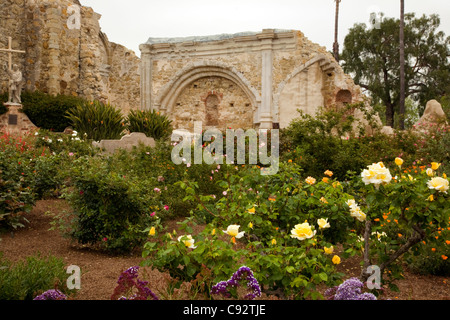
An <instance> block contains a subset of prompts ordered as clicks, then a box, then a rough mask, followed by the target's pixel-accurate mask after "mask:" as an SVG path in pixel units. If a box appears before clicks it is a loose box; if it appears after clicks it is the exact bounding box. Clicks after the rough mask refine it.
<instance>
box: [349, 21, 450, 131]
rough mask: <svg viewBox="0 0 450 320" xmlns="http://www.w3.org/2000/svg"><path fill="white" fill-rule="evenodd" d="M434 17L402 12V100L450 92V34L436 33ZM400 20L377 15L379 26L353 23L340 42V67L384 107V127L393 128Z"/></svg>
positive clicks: (397, 91) (423, 100)
mask: <svg viewBox="0 0 450 320" xmlns="http://www.w3.org/2000/svg"><path fill="white" fill-rule="evenodd" d="M439 25H440V18H439V16H438V15H430V16H426V15H423V16H422V17H421V18H416V16H415V14H414V13H408V14H405V26H404V37H405V40H404V43H405V49H404V55H405V98H407V97H411V98H412V99H413V100H414V101H417V102H419V103H420V105H421V110H420V112H421V113H423V110H424V108H425V105H426V102H427V101H428V100H431V99H436V100H439V99H440V97H442V96H444V95H445V94H449V92H448V90H449V87H448V83H450V62H449V57H450V37H446V36H445V34H444V32H442V31H438V30H437V29H438V28H439ZM399 27H400V21H399V20H398V19H394V18H385V17H384V15H381V21H380V24H379V28H368V27H367V26H366V25H365V24H363V23H362V24H355V25H354V26H353V28H351V29H350V30H349V33H348V35H347V36H346V37H345V40H344V50H343V52H342V54H341V61H342V66H343V68H344V71H345V72H347V73H349V74H351V75H352V76H353V77H354V81H355V83H356V84H358V85H359V86H361V88H363V89H365V90H367V91H368V93H369V94H370V95H371V97H372V99H373V102H374V103H382V104H383V105H384V106H385V107H386V109H385V114H386V125H388V126H391V127H393V126H394V116H395V113H396V112H397V113H398V112H399V105H400V68H399V66H400V54H399V52H400V48H399V47H400V45H399V43H400V39H399V38H400V33H399Z"/></svg>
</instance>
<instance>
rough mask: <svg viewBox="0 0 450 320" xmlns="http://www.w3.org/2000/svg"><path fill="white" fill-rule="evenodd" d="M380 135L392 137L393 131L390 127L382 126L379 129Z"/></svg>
mask: <svg viewBox="0 0 450 320" xmlns="http://www.w3.org/2000/svg"><path fill="white" fill-rule="evenodd" d="M380 133H382V134H385V135H388V136H391V135H394V129H392V127H389V126H384V127H383V128H382V129H381V131H380Z"/></svg>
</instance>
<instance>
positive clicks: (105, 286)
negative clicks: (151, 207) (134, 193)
mask: <svg viewBox="0 0 450 320" xmlns="http://www.w3.org/2000/svg"><path fill="white" fill-rule="evenodd" d="M65 209H69V208H68V207H67V204H66V203H65V202H64V201H62V200H41V201H39V202H38V203H37V204H36V206H35V208H34V209H33V211H32V212H31V213H29V214H28V215H27V219H28V220H29V223H28V224H27V225H26V227H25V228H22V229H19V230H17V231H16V232H14V233H13V234H9V233H8V234H2V235H1V236H0V237H1V240H0V252H3V255H4V257H5V258H6V259H8V260H10V261H13V262H14V261H18V260H23V259H25V258H26V257H27V256H31V255H34V254H36V253H37V252H40V253H41V254H42V255H43V256H46V255H48V254H51V255H53V256H56V257H60V258H62V259H64V262H65V263H66V265H67V266H69V265H77V266H79V267H80V268H81V273H82V275H81V289H80V290H79V292H78V293H77V294H76V296H74V298H73V299H75V300H109V299H110V297H111V294H112V293H113V291H114V288H115V287H116V283H117V279H118V277H119V275H120V273H121V272H122V271H124V270H126V269H127V268H129V267H131V266H135V265H139V263H140V262H141V260H142V258H141V257H140V254H139V253H136V254H133V255H128V256H110V255H107V254H104V253H101V252H98V251H95V250H92V249H89V248H86V247H82V246H80V245H78V244H74V243H71V241H70V240H68V239H65V238H63V237H62V236H61V234H60V233H59V231H57V230H49V229H50V227H51V225H50V222H51V221H52V217H51V215H49V214H45V213H46V212H51V213H56V212H58V211H61V210H65ZM338 267H339V269H340V270H339V271H341V272H344V273H345V274H346V275H347V276H348V277H351V276H357V275H359V260H357V259H353V260H352V259H349V260H346V261H344V262H343V263H342V264H340V265H339V266H338ZM145 271H146V280H149V282H150V288H152V290H153V288H163V287H164V286H165V285H166V283H167V282H166V279H167V275H165V274H161V273H160V272H158V271H152V270H147V269H146V270H145ZM449 281H450V279H448V278H447V277H437V276H423V275H417V274H413V273H411V272H408V271H406V272H405V279H404V280H400V281H398V282H396V284H397V286H398V287H399V288H400V292H390V291H387V292H386V296H385V297H384V298H390V299H393V300H450V284H449ZM172 298H174V299H175V298H177V297H172ZM178 298H184V299H186V298H187V297H186V296H184V297H182V296H179V297H178Z"/></svg>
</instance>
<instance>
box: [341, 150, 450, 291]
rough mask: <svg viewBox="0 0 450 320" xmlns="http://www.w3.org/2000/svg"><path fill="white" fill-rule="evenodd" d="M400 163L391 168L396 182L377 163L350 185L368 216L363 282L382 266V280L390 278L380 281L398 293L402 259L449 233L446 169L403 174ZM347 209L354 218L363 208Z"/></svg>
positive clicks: (432, 167) (353, 204) (437, 167)
mask: <svg viewBox="0 0 450 320" xmlns="http://www.w3.org/2000/svg"><path fill="white" fill-rule="evenodd" d="M400 162H401V158H397V159H396V161H395V163H393V164H392V166H393V167H394V172H395V176H394V177H390V172H389V169H387V168H385V165H384V164H383V163H381V162H379V163H378V164H376V166H375V167H371V168H369V169H368V170H364V171H363V173H362V174H361V175H360V176H359V177H358V176H355V177H354V179H353V181H352V182H351V184H350V185H351V188H353V191H354V193H355V198H357V199H358V203H359V205H361V207H363V208H364V209H361V208H360V210H361V212H362V210H364V212H365V213H364V214H365V215H366V217H365V219H362V220H361V221H364V232H363V237H362V241H361V244H362V245H363V248H362V250H363V253H364V256H363V260H364V261H363V262H364V265H363V270H362V274H361V279H362V280H367V279H368V277H369V276H370V274H368V273H367V272H366V270H367V268H368V267H369V266H370V265H378V266H379V267H380V272H381V276H383V275H387V276H388V279H382V281H386V282H387V283H388V284H389V285H390V286H391V287H394V288H395V285H393V283H392V280H395V279H398V278H401V277H402V270H401V266H400V264H398V263H397V262H398V259H399V258H400V257H401V256H402V255H403V254H405V253H408V252H409V251H410V250H415V248H417V246H420V245H421V243H428V242H429V241H436V240H437V241H441V242H442V240H440V239H442V238H445V234H446V233H448V230H449V229H448V222H449V218H450V207H449V206H448V194H447V190H448V183H449V182H448V178H447V176H446V174H445V173H444V172H443V166H441V165H440V164H437V163H432V164H430V165H429V167H428V166H426V165H425V166H421V167H420V168H418V167H413V170H408V169H407V168H402V167H401V166H400V165H399V163H400ZM394 164H395V165H394ZM388 172H389V173H388ZM369 176H370V177H371V178H370V179H369ZM382 176H383V177H384V179H382V178H383V177H382ZM371 179H372V180H371ZM381 180H383V182H381ZM347 204H348V205H349V207H350V208H351V210H352V211H353V212H356V210H357V209H358V208H359V205H358V204H356V201H355V200H349V201H348V202H347ZM380 235H382V236H380Z"/></svg>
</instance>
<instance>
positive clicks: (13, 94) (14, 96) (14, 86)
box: [4, 64, 22, 103]
mask: <svg viewBox="0 0 450 320" xmlns="http://www.w3.org/2000/svg"><path fill="white" fill-rule="evenodd" d="M4 69H5V70H6V72H7V73H8V75H9V83H8V87H9V100H8V103H22V100H21V98H20V95H21V93H22V72H21V71H20V70H19V66H18V65H17V64H13V66H12V70H9V68H8V66H7V65H6V64H5V65H4Z"/></svg>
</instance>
